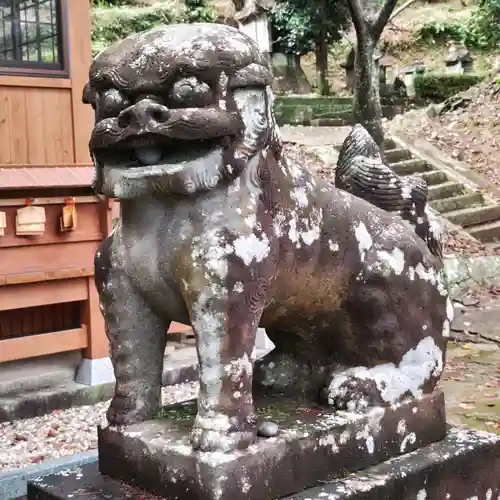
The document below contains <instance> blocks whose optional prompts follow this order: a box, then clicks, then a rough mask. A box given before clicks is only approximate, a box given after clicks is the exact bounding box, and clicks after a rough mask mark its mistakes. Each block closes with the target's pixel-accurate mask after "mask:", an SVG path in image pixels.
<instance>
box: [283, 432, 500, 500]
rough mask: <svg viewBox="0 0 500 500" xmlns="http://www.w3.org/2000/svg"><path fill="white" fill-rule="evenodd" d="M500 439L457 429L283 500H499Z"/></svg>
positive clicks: (493, 435) (483, 433)
mask: <svg viewBox="0 0 500 500" xmlns="http://www.w3.org/2000/svg"><path fill="white" fill-rule="evenodd" d="M499 471H500V436H497V435H495V434H489V433H486V432H483V431H473V430H468V429H460V428H456V427H455V428H451V429H450V430H449V432H448V434H447V436H446V438H445V439H444V440H443V441H440V442H438V443H434V444H431V445H430V446H427V447H426V448H422V449H419V450H417V451H414V452H412V453H409V454H408V455H404V456H402V457H397V458H393V459H391V460H388V461H387V462H383V463H381V464H379V465H376V466H374V467H370V468H369V469H367V470H365V471H362V472H359V473H357V474H353V475H351V476H348V477H346V478H345V479H340V480H338V481H334V482H332V483H331V484H327V485H323V486H318V487H316V488H313V489H310V490H308V491H305V492H302V493H300V494H297V495H293V496H291V497H289V498H287V499H283V500H347V499H349V500H446V499H449V500H483V499H484V500H498V499H499V498H500V473H499Z"/></svg>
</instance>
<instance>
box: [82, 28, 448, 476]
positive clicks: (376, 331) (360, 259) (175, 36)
mask: <svg viewBox="0 0 500 500" xmlns="http://www.w3.org/2000/svg"><path fill="white" fill-rule="evenodd" d="M271 81H272V76H271V73H270V71H269V65H268V63H267V61H266V58H265V57H264V56H263V55H262V54H261V53H260V52H259V50H258V47H257V46H256V44H255V43H253V42H252V40H251V39H250V38H248V37H246V36H245V35H243V34H242V33H241V32H240V31H238V30H236V29H234V28H230V27H228V26H223V25H209V24H191V25H170V26H167V27H160V28H157V29H154V30H151V31H148V32H143V33H139V34H136V35H133V36H131V37H128V38H126V39H125V40H123V41H121V42H119V43H118V44H116V45H114V46H112V47H110V48H108V49H107V50H105V51H104V52H103V53H101V54H100V55H99V56H98V57H97V58H96V59H95V60H94V62H93V64H92V67H91V70H90V80H89V84H88V85H87V86H86V88H85V93H84V94H85V95H84V98H85V100H86V102H89V103H91V104H92V106H93V107H94V109H95V116H96V125H95V127H94V130H93V132H92V136H91V139H90V148H91V152H92V155H93V159H94V163H95V167H96V176H95V187H96V190H97V191H98V192H100V193H101V194H103V195H106V196H114V197H118V198H119V199H120V207H121V214H120V220H119V222H118V224H117V225H116V227H115V230H114V231H113V233H112V234H111V235H110V236H109V237H108V238H107V239H106V240H105V241H104V242H103V244H102V245H101V248H100V249H99V251H98V252H97V256H96V262H95V268H96V269H95V276H96V284H97V288H98V291H99V296H100V302H101V306H102V311H103V314H104V317H105V320H106V327H107V332H108V336H109V338H110V346H111V357H112V360H113V364H114V370H115V373H116V389H115V395H114V398H113V400H112V402H111V405H110V408H109V411H108V415H107V416H108V421H109V423H110V424H111V425H115V426H121V425H129V424H134V423H137V422H141V421H146V420H150V419H151V418H153V416H154V415H155V413H156V411H157V410H158V408H159V394H160V385H161V383H160V382H161V370H162V364H163V352H164V350H165V341H166V339H165V335H164V332H165V330H166V329H167V328H168V324H169V323H170V322H171V321H176V322H180V323H185V324H188V323H190V324H191V325H192V327H193V329H194V331H195V333H196V339H197V349H198V357H199V366H200V370H199V373H200V392H199V405H198V411H199V413H198V415H197V417H196V419H195V420H194V424H193V428H192V433H191V445H192V446H193V448H194V449H196V450H201V451H203V452H208V451H221V452H225V453H229V454H231V453H232V452H233V451H234V450H240V449H243V448H246V447H248V446H250V445H251V444H252V443H254V441H255V440H256V435H257V419H256V414H255V409H254V405H253V392H254V391H253V389H254V388H260V389H263V390H264V391H267V392H268V393H275V394H284V393H288V394H299V393H300V394H303V395H305V396H306V397H308V398H309V401H310V402H311V403H314V402H317V401H318V396H319V397H320V398H321V400H322V401H323V402H324V403H325V404H328V405H330V406H331V407H332V408H335V409H337V410H341V411H345V410H348V411H352V412H355V411H356V412H359V413H360V414H366V413H369V412H370V411H371V409H372V408H377V407H384V408H390V407H392V406H394V405H397V404H399V403H401V402H403V401H406V400H407V398H409V397H412V398H416V399H418V398H420V397H422V396H423V395H426V394H431V393H432V391H433V390H434V388H435V386H436V384H437V383H438V381H439V379H440V376H441V372H442V369H443V363H444V359H445V352H446V343H447V336H448V334H449V325H450V321H451V319H452V318H451V316H452V314H453V307H452V306H451V302H450V301H449V298H448V293H447V289H446V284H445V282H444V280H443V274H442V262H441V260H440V259H439V258H437V257H436V256H435V255H432V253H431V252H430V251H429V249H428V248H427V246H426V244H425V242H424V241H423V240H422V239H421V238H419V237H418V235H417V234H416V233H415V230H414V229H413V228H412V227H411V226H410V225H409V224H407V223H406V222H404V221H403V220H402V219H401V218H400V217H399V216H397V215H394V214H391V213H389V212H388V211H386V210H383V209H381V208H379V207H377V206H375V205H373V204H371V203H369V202H368V201H366V200H364V199H362V198H359V197H356V196H352V195H351V194H349V193H346V192H344V191H342V190H341V189H335V188H334V187H333V186H332V185H330V184H328V183H326V182H323V181H321V180H318V179H316V178H314V176H313V175H312V174H311V172H309V171H308V170H307V169H305V168H301V167H300V166H299V165H297V164H295V163H294V162H291V161H288V160H287V159H286V158H285V157H284V155H283V148H282V142H281V138H280V135H279V131H278V128H277V127H276V123H275V119H274V114H273V110H272V104H273V96H272V92H271V89H270V84H271ZM382 189H385V187H384V186H382ZM259 326H261V327H263V328H265V329H266V331H267V334H268V336H269V338H270V339H271V341H272V342H273V343H274V345H275V346H276V347H275V349H274V350H273V351H272V352H270V353H269V354H268V355H267V356H265V357H264V358H263V359H262V360H259V361H258V362H257V363H256V364H255V366H254V365H253V363H252V360H251V356H252V352H253V348H254V341H255V334H256V330H257V328H258V327H259ZM157 479H158V478H157Z"/></svg>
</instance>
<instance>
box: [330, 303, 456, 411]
mask: <svg viewBox="0 0 500 500" xmlns="http://www.w3.org/2000/svg"><path fill="white" fill-rule="evenodd" d="M412 307H413V306H408V308H407V309H405V310H398V311H395V310H391V309H390V308H386V309H385V312H383V313H381V314H380V315H378V317H377V318H376V319H375V320H374V321H373V322H372V323H371V325H369V324H363V325H362V328H360V329H359V332H360V333H358V338H359V339H361V338H362V337H363V336H364V337H365V339H363V341H361V340H360V341H359V342H356V344H357V345H359V346H360V349H359V351H358V352H357V353H353V352H350V353H349V354H348V356H346V359H351V360H352V359H356V361H357V363H356V365H355V366H353V365H351V366H346V367H344V368H338V369H336V370H334V371H332V372H331V374H330V377H329V381H328V383H327V384H326V385H325V387H324V390H323V391H322V399H323V401H324V402H326V403H327V404H329V405H331V406H333V407H334V408H336V409H337V410H345V411H350V412H366V411H368V410H370V409H371V408H373V407H376V406H383V407H387V406H391V405H394V404H398V403H401V402H403V401H405V400H407V399H412V398H416V397H420V396H422V395H423V394H430V393H431V392H432V391H433V390H434V388H435V386H436V385H437V383H438V381H439V379H440V376H441V373H442V370H443V363H444V358H445V350H446V339H445V338H443V335H442V332H441V329H442V328H443V325H442V324H440V321H441V322H442V319H441V318H440V316H439V315H435V318H430V317H425V316H424V315H422V314H421V311H418V310H417V309H418V304H417V305H415V313H416V314H415V315H413V320H412V322H408V321H407V317H404V316H405V315H406V316H408V309H411V308H412ZM410 314H411V313H410ZM405 321H406V323H405ZM433 323H434V324H433ZM361 332H363V333H362V334H361ZM367 332H369V334H367Z"/></svg>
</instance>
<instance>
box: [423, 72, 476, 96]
mask: <svg viewBox="0 0 500 500" xmlns="http://www.w3.org/2000/svg"><path fill="white" fill-rule="evenodd" d="M482 79H483V77H482V76H481V75H474V74H464V75H441V74H436V73H424V74H422V75H417V76H416V77H415V93H416V95H417V97H418V98H420V99H430V100H431V101H435V102H441V101H445V100H446V99H448V98H449V97H451V96H453V95H455V94H458V93H459V92H463V91H464V90H467V89H469V88H470V87H473V86H474V85H477V84H478V83H479V82H481V80H482Z"/></svg>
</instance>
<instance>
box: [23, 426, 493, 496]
mask: <svg viewBox="0 0 500 500" xmlns="http://www.w3.org/2000/svg"><path fill="white" fill-rule="evenodd" d="M299 470H300V469H299V467H297V468H295V469H294V471H293V472H298V471H299ZM499 472H500V436H497V435H495V434H489V433H486V432H482V431H472V430H468V429H458V428H451V429H449V430H448V432H447V434H446V436H445V438H444V439H443V440H441V441H438V442H436V443H432V444H430V445H428V446H426V447H423V448H420V449H418V450H416V451H413V452H411V453H408V454H405V455H402V456H399V457H396V458H392V459H390V460H387V461H385V462H382V463H379V464H377V465H374V466H372V467H368V468H367V469H365V470H362V471H359V472H356V473H353V474H351V475H348V476H347V477H343V478H341V479H336V480H333V481H331V482H328V483H326V482H322V483H319V484H318V485H317V486H315V487H313V488H309V489H307V490H304V491H302V492H300V493H296V494H293V495H292V496H288V497H285V498H284V499H282V500H445V499H450V500H498V499H499V498H500V473H499ZM289 475H290V473H287V474H285V476H284V478H283V482H285V481H287V480H288V477H289ZM266 478H267V479H268V478H269V473H267V472H264V473H263V474H262V476H261V477H260V478H259V482H260V483H264V482H265V481H266ZM131 498H140V499H141V500H161V498H160V497H157V496H154V495H151V494H148V493H145V492H144V491H142V490H140V489H138V488H135V487H131V486H128V485H127V484H125V483H124V482H122V481H120V480H116V479H112V478H110V477H108V476H105V475H103V474H101V473H100V472H99V470H98V466H97V464H90V465H85V466H83V467H79V468H75V469H73V470H71V471H66V472H64V473H58V474H54V475H52V476H46V477H43V478H39V479H37V480H35V481H33V482H31V483H30V484H29V485H28V500H35V499H36V500H63V499H64V500H69V499H71V500H125V499H127V500H130V499H131ZM166 498H174V496H167V497H166ZM178 498H179V499H183V498H189V499H193V500H196V499H198V498H200V497H198V496H196V495H195V494H194V493H193V492H192V491H191V492H190V491H185V492H183V493H181V496H178ZM247 498H249V497H248V496H247V495H246V494H244V493H243V491H241V490H240V491H239V493H238V494H237V496H236V495H235V496H234V500H240V499H241V500H243V499H247ZM265 498H268V497H265Z"/></svg>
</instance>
